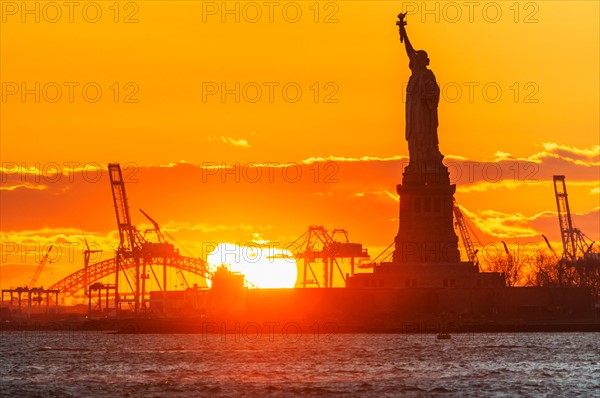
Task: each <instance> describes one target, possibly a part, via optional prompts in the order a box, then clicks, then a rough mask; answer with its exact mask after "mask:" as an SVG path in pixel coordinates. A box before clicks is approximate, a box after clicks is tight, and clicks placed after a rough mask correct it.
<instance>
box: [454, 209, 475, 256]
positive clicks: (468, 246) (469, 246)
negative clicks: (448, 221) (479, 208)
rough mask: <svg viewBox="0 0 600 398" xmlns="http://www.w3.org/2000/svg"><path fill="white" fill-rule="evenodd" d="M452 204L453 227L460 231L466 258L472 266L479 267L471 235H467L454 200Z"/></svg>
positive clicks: (461, 215)
mask: <svg viewBox="0 0 600 398" xmlns="http://www.w3.org/2000/svg"><path fill="white" fill-rule="evenodd" d="M452 204H453V211H454V223H455V224H454V225H455V226H457V227H458V230H459V231H460V236H461V238H462V241H463V245H464V246H465V250H466V252H467V258H468V259H469V261H470V262H472V263H473V264H475V265H479V259H478V258H477V252H478V251H479V250H475V247H474V246H473V241H472V240H471V235H470V234H469V231H468V229H467V225H466V223H465V218H464V216H463V214H462V211H460V207H458V203H456V199H454V200H453V202H452Z"/></svg>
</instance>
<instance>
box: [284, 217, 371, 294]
mask: <svg viewBox="0 0 600 398" xmlns="http://www.w3.org/2000/svg"><path fill="white" fill-rule="evenodd" d="M338 236H341V239H336V238H337V237H338ZM290 247H291V248H292V249H294V248H295V250H293V252H294V257H295V258H296V259H297V260H303V274H302V287H303V288H306V286H307V285H308V284H316V285H317V287H321V283H320V282H319V280H318V278H317V276H316V274H315V272H314V270H313V268H312V265H311V264H312V263H314V262H316V261H317V260H322V262H323V287H333V277H334V269H337V270H338V273H339V274H340V276H341V277H342V279H343V280H344V281H346V278H345V276H344V273H343V272H342V269H341V267H340V263H339V262H338V260H341V259H344V258H349V259H350V267H351V269H350V275H351V276H354V260H355V258H359V259H364V258H368V257H369V254H368V253H367V249H363V248H362V245H361V244H360V243H350V241H349V239H348V231H346V230H344V229H334V230H333V232H332V233H331V234H330V233H329V232H328V231H327V230H326V229H325V227H323V226H322V225H311V226H309V227H308V230H307V231H306V232H305V233H304V234H302V235H301V236H300V237H299V238H298V239H296V240H295V241H294V242H292V244H291V245H290ZM334 267H335V268H334ZM309 271H310V273H311V275H312V277H313V279H312V280H309V279H307V278H308V272H309Z"/></svg>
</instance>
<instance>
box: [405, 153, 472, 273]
mask: <svg viewBox="0 0 600 398" xmlns="http://www.w3.org/2000/svg"><path fill="white" fill-rule="evenodd" d="M455 189H456V186H455V185H454V184H450V179H449V173H448V168H447V167H446V166H444V165H443V164H442V163H441V162H439V163H438V164H437V166H433V165H427V167H418V166H414V165H409V166H407V167H406V168H405V169H404V173H403V178H402V184H400V185H398V186H397V191H398V195H400V217H399V220H400V225H399V228H398V235H396V239H395V242H396V248H395V250H394V256H393V263H394V264H408V263H410V264H414V263H458V262H460V253H459V251H458V237H457V236H456V233H455V231H454V221H453V197H454V191H455Z"/></svg>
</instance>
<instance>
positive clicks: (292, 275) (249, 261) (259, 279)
mask: <svg viewBox="0 0 600 398" xmlns="http://www.w3.org/2000/svg"><path fill="white" fill-rule="evenodd" d="M207 260H208V265H209V269H210V270H211V271H212V272H214V271H215V270H216V268H217V267H218V266H220V265H225V266H227V268H229V270H230V271H232V272H239V273H240V274H243V275H244V276H245V279H246V281H247V282H249V285H250V286H249V287H251V288H292V287H294V285H295V284H296V278H297V274H298V271H297V269H296V260H295V259H294V258H293V257H292V255H291V253H290V252H289V251H288V250H282V249H277V248H274V247H272V246H268V245H266V246H263V245H258V244H256V245H246V246H240V245H237V244H235V243H220V244H219V245H218V246H217V247H216V248H215V249H214V250H213V251H212V252H211V253H210V254H209V255H208V258H207ZM208 284H209V286H210V280H208Z"/></svg>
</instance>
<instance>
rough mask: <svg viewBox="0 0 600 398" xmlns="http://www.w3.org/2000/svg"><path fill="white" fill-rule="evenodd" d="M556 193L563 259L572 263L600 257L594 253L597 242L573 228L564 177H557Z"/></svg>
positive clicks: (555, 179) (555, 182) (555, 177)
mask: <svg viewBox="0 0 600 398" xmlns="http://www.w3.org/2000/svg"><path fill="white" fill-rule="evenodd" d="M553 180H554V192H555V195H556V208H557V211H558V224H559V226H560V238H561V240H562V246H563V253H562V259H563V260H566V261H570V262H574V261H578V260H583V259H588V258H592V257H598V254H597V253H594V251H593V250H594V244H595V242H589V241H590V240H591V239H589V238H588V237H587V236H585V234H584V233H583V232H581V230H579V229H578V228H575V227H574V226H573V220H572V218H571V209H570V207H569V197H568V194H567V185H566V182H565V176H564V175H555V176H554V177H553Z"/></svg>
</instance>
